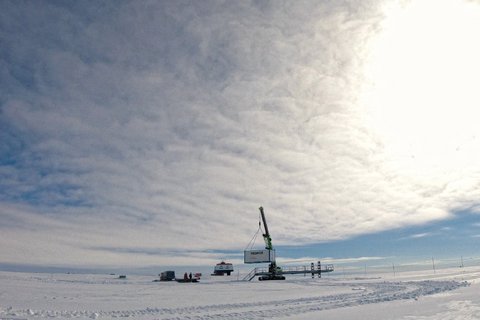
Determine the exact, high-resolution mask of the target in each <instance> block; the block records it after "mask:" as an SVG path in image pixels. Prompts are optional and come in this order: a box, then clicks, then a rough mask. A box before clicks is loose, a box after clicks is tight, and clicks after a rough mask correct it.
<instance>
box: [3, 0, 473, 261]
mask: <svg viewBox="0 0 480 320" xmlns="http://www.w3.org/2000/svg"><path fill="white" fill-rule="evenodd" d="M0 9H1V10H0V43H1V45H0V88H1V89H0V243H1V247H0V266H2V265H3V266H7V265H10V266H12V265H24V266H25V265H31V266H55V267H77V268H90V267H113V266H117V267H118V266H124V267H129V268H133V267H139V268H140V267H148V266H156V265H177V266H186V265H213V264H214V263H217V262H219V260H221V259H229V260H232V261H234V262H236V263H241V256H242V252H243V250H244V249H245V247H246V246H247V245H248V243H249V242H250V240H251V239H252V236H253V235H254V234H255V232H256V230H257V228H258V219H259V212H258V207H260V206H263V207H264V209H265V213H266V216H267V221H268V224H269V228H270V232H271V233H272V238H273V244H274V246H275V247H276V248H277V256H279V257H281V258H282V259H283V261H288V260H289V259H292V260H298V261H300V260H302V259H304V258H310V257H312V258H322V259H330V261H334V262H335V261H345V259H357V260H358V261H364V259H369V258H368V257H371V259H374V260H375V259H377V258H378V259H396V260H399V259H402V258H405V257H412V256H422V257H423V256H426V257H427V258H428V257H431V256H432V255H434V254H435V255H441V256H445V257H446V256H449V255H451V256H455V257H457V256H458V255H461V254H465V255H472V256H474V255H479V251H478V250H479V247H478V246H477V243H478V240H479V237H480V207H479V205H480V201H479V199H480V127H479V126H478V119H479V117H480V108H479V107H480V90H479V88H478V84H479V83H480V79H479V77H480V60H479V59H478V57H479V56H480V43H479V42H478V41H477V38H478V32H479V31H480V2H479V1H477V0H470V1H461V0H440V1H433V0H419V1H381V0H367V1H362V2H358V1H348V0H346V1H320V0H318V1H313V0H312V1H280V0H278V1H220V0H218V1H206V0H202V1H146V0H145V1H9V0H3V1H1V2H0ZM260 240H261V239H260ZM257 245H258V246H259V247H260V248H261V246H262V245H261V241H258V242H257ZM342 259H344V260H342Z"/></svg>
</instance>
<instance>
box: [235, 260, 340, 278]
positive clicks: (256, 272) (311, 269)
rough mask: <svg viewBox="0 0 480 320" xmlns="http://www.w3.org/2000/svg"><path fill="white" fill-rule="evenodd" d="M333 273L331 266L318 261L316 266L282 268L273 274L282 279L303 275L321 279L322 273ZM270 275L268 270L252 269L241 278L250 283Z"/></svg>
mask: <svg viewBox="0 0 480 320" xmlns="http://www.w3.org/2000/svg"><path fill="white" fill-rule="evenodd" d="M333 271H334V267H333V264H326V265H322V264H321V263H320V261H318V262H317V264H316V265H315V264H314V263H313V262H312V263H311V264H310V266H296V267H283V268H281V269H277V271H276V273H275V274H276V276H280V277H283V275H284V274H303V275H304V276H307V274H311V275H312V278H314V277H315V275H317V276H318V278H321V277H322V273H329V272H333ZM271 275H272V273H271V271H269V268H254V269H252V271H250V272H249V273H248V274H247V275H246V276H245V277H244V278H243V281H251V280H252V279H253V278H255V277H257V276H258V277H259V278H258V280H266V279H267V278H268V277H270V276H271Z"/></svg>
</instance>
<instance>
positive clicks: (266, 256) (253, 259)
mask: <svg viewBox="0 0 480 320" xmlns="http://www.w3.org/2000/svg"><path fill="white" fill-rule="evenodd" d="M243 257H244V259H243V261H244V263H263V262H272V261H274V260H275V250H268V249H263V250H245V251H244V252H243Z"/></svg>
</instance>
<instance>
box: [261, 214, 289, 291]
mask: <svg viewBox="0 0 480 320" xmlns="http://www.w3.org/2000/svg"><path fill="white" fill-rule="evenodd" d="M258 209H259V210H260V215H261V217H262V222H263V229H264V230H265V232H264V233H263V234H262V235H263V240H265V249H267V250H273V245H272V237H271V236H270V232H269V231H268V226H267V219H266V218H265V213H264V212H263V207H260V208H258ZM281 273H282V269H280V268H279V267H277V263H276V262H275V258H273V261H271V262H270V265H269V267H268V275H265V276H261V277H259V278H258V280H260V281H263V280H285V277H284V276H282V275H281Z"/></svg>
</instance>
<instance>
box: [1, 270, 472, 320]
mask: <svg viewBox="0 0 480 320" xmlns="http://www.w3.org/2000/svg"><path fill="white" fill-rule="evenodd" d="M154 278H155V277H148V276H128V278H127V279H126V280H121V279H115V276H110V275H84V274H28V273H12V272H0V283H1V288H0V320H3V319H46V318H49V319H119V318H124V319H125V318H130V319H141V320H143V319H161V320H166V319H198V320H200V319H267V318H271V319H277V318H281V319H307V318H308V319H315V318H320V317H321V318H322V319H337V317H339V316H341V318H338V319H364V317H361V318H359V317H358V316H359V315H360V314H362V312H367V311H368V318H365V319H436V318H432V317H435V316H437V314H442V317H443V318H441V319H448V317H449V316H452V317H453V318H452V319H454V318H455V317H458V314H459V312H460V315H461V317H466V318H465V319H468V317H470V316H471V317H474V318H472V319H476V318H475V317H476V316H479V317H477V318H480V298H477V297H476V294H473V292H476V290H477V289H478V284H477V280H478V279H479V278H480V270H477V269H475V268H470V269H468V270H467V269H462V270H458V269H452V270H445V271H442V272H438V273H436V274H433V275H432V274H428V273H425V274H419V273H415V274H414V273H412V274H402V275H399V276H396V277H395V279H393V278H392V279H383V278H378V277H371V278H354V279H343V278H341V277H328V278H322V279H318V278H315V279H311V278H309V277H302V276H300V277H299V276H291V277H289V278H287V280H285V281H267V282H260V281H257V280H252V281H251V282H241V281H232V280H231V279H232V278H231V277H226V276H225V277H217V278H214V277H212V278H210V279H204V280H201V282H200V283H186V284H180V283H176V282H152V280H153V279H154ZM470 284H472V285H471V286H470ZM472 290H473V291H472ZM462 294H463V296H464V298H462V297H463V296H462ZM467 298H468V299H467ZM439 301H441V303H440V304H438V302H439ZM412 303H414V304H413V305H412ZM405 305H408V308H403V307H402V306H405ZM389 310H390V311H391V312H389ZM365 316H367V314H365ZM389 317H390V318H389ZM438 319H440V318H438ZM462 319H464V318H462Z"/></svg>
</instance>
